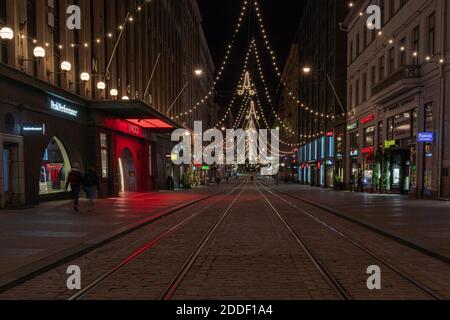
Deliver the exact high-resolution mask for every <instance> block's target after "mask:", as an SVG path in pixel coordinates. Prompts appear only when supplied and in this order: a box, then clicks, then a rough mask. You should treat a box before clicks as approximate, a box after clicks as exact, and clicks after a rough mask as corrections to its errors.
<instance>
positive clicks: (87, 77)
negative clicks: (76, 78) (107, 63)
mask: <svg viewBox="0 0 450 320" xmlns="http://www.w3.org/2000/svg"><path fill="white" fill-rule="evenodd" d="M80 79H81V81H89V80H91V75H90V74H89V73H87V72H83V73H82V74H81V75H80Z"/></svg>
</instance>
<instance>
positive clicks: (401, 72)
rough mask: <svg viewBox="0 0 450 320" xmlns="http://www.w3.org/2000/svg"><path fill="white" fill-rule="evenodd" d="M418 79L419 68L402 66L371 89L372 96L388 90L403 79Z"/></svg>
mask: <svg viewBox="0 0 450 320" xmlns="http://www.w3.org/2000/svg"><path fill="white" fill-rule="evenodd" d="M419 77H420V68H419V66H413V65H411V66H402V67H400V68H399V69H398V70H396V71H395V72H393V73H391V74H390V75H388V76H387V78H385V79H384V80H382V81H381V82H379V83H377V84H376V85H375V86H373V87H372V94H373V95H376V94H378V93H380V92H382V91H383V90H384V89H386V88H389V87H390V86H392V85H393V84H395V83H397V82H398V81H400V80H404V79H415V78H419Z"/></svg>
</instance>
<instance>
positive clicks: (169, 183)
mask: <svg viewBox="0 0 450 320" xmlns="http://www.w3.org/2000/svg"><path fill="white" fill-rule="evenodd" d="M166 183H167V190H169V191H172V190H173V189H174V182H173V178H172V176H168V177H167V182H166Z"/></svg>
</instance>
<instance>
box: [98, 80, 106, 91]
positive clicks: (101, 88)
mask: <svg viewBox="0 0 450 320" xmlns="http://www.w3.org/2000/svg"><path fill="white" fill-rule="evenodd" d="M97 89H98V90H105V89H106V84H105V83H104V82H103V81H100V82H98V83H97Z"/></svg>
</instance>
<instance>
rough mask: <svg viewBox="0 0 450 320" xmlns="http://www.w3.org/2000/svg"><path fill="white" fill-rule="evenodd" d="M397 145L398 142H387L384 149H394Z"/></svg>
mask: <svg viewBox="0 0 450 320" xmlns="http://www.w3.org/2000/svg"><path fill="white" fill-rule="evenodd" d="M396 144H397V141H396V140H386V141H385V142H384V148H385V149H390V148H392V147H394V146H395V145H396Z"/></svg>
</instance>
